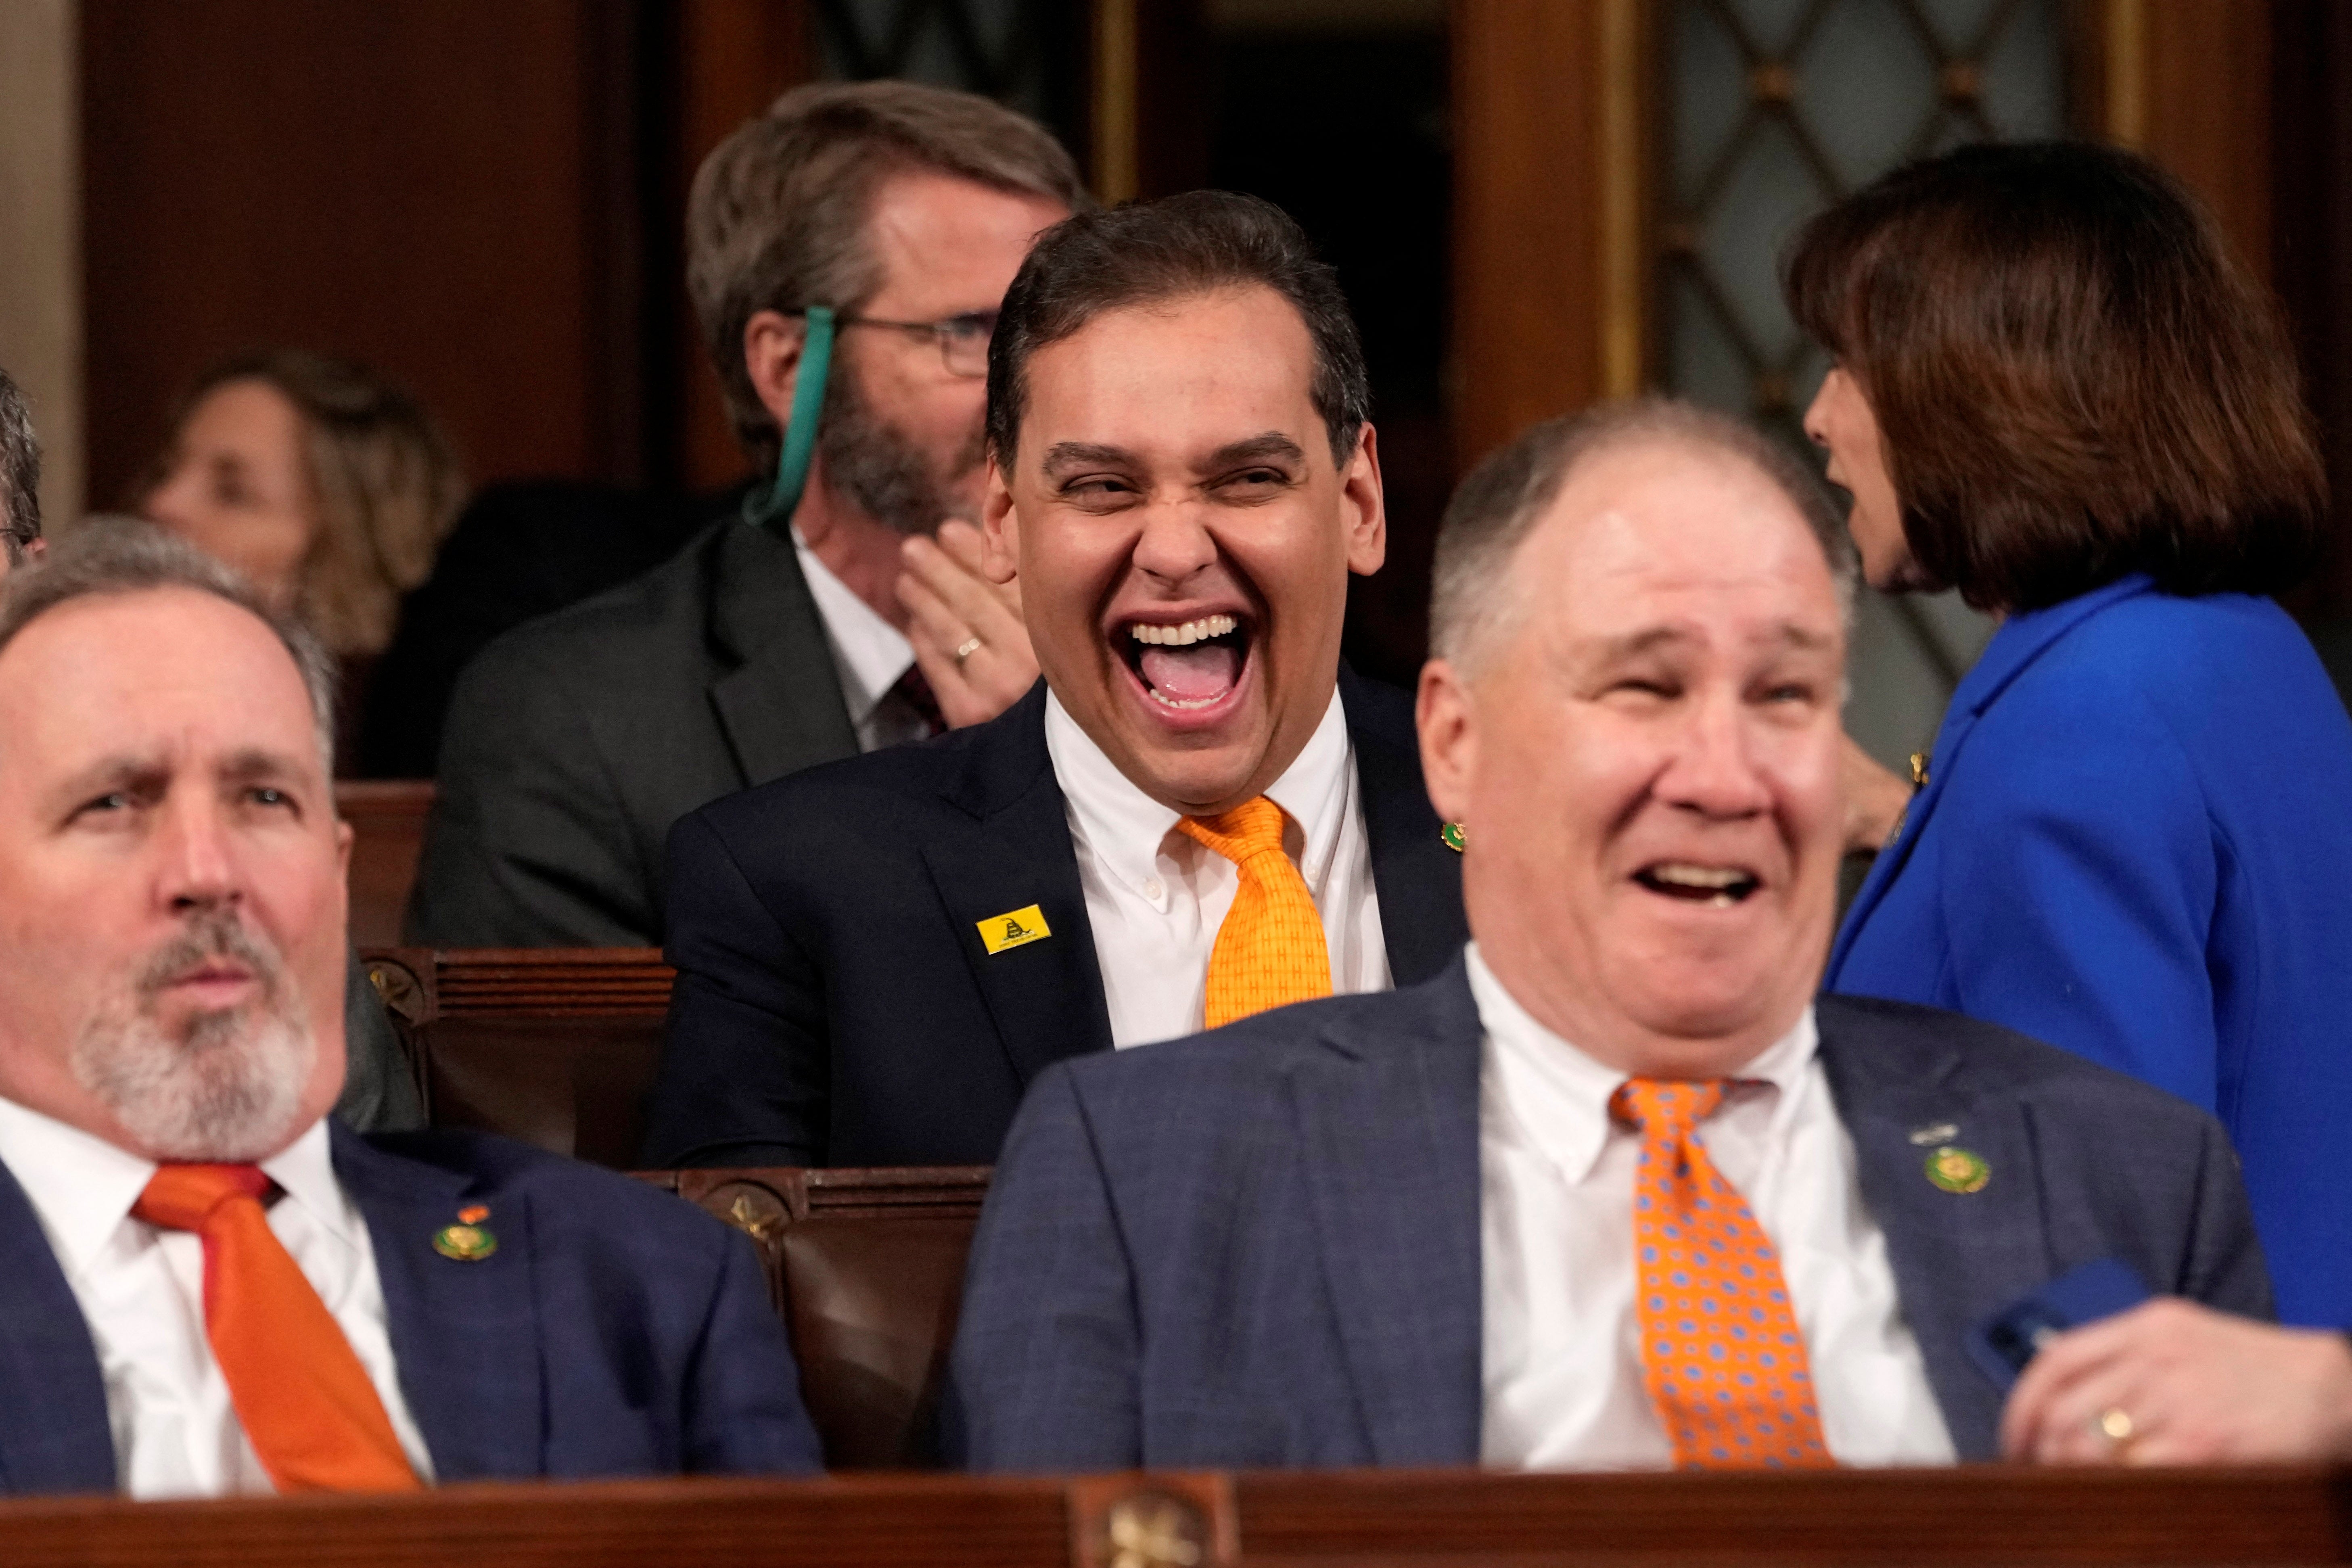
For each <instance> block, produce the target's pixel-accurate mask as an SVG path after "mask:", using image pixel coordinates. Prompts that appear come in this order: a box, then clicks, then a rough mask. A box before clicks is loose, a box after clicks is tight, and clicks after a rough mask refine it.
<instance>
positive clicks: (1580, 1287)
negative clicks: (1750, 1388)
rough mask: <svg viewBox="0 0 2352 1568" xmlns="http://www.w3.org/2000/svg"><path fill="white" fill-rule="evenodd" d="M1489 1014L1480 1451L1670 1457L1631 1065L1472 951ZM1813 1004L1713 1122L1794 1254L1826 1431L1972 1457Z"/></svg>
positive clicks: (1925, 1460) (1729, 1175) (1540, 1456)
mask: <svg viewBox="0 0 2352 1568" xmlns="http://www.w3.org/2000/svg"><path fill="white" fill-rule="evenodd" d="M1469 967H1470V989H1471V993H1472V994H1473V995H1474V996H1475V998H1476V999H1477V1004H1478V1018H1479V1022H1480V1023H1481V1024H1482V1025H1483V1026H1484V1027H1485V1030H1486V1043H1485V1047H1484V1052H1483V1055H1482V1058H1481V1061H1480V1071H1479V1119H1478V1122H1479V1131H1478V1164H1479V1173H1480V1178H1481V1196H1480V1212H1481V1229H1482V1232H1483V1236H1482V1243H1483V1246H1482V1252H1483V1256H1484V1263H1485V1276H1486V1279H1485V1285H1486V1305H1485V1317H1486V1322H1485V1363H1486V1373H1485V1376H1486V1385H1485V1392H1486V1403H1485V1412H1486V1415H1485V1423H1484V1431H1483V1436H1482V1438H1481V1442H1480V1454H1481V1458H1483V1460H1484V1461H1485V1462H1486V1464H1489V1465H1496V1466H1505V1467H1512V1468H1538V1469H1550V1468H1579V1469H1620V1468H1650V1467H1660V1468H1664V1467H1670V1466H1672V1465H1673V1463H1674V1445H1673V1443H1672V1442H1671V1441H1670V1440H1669V1439H1668V1437H1667V1436H1666V1431H1665V1428H1664V1426H1663V1425H1662V1424H1661V1423H1660V1422H1659V1420H1658V1415H1657V1410H1656V1408H1655V1406H1654V1405H1652V1404H1651V1403H1650V1395H1649V1391H1648V1389H1647V1388H1646V1387H1645V1386H1644V1384H1643V1379H1642V1352H1641V1342H1640V1338H1639V1333H1638V1328H1637V1325H1636V1323H1635V1321H1634V1313H1633V1281H1634V1273H1633V1180H1634V1163H1635V1161H1636V1159H1637V1158H1638V1156H1639V1154H1640V1152H1641V1140H1640V1137H1639V1135H1638V1134H1636V1133H1634V1132H1633V1131H1631V1130H1629V1129H1627V1128H1624V1127H1622V1126H1620V1125H1618V1124H1617V1123H1615V1122H1614V1121H1612V1120H1611V1119H1610V1116H1609V1099H1610V1096H1611V1095H1612V1094H1613V1093H1615V1091H1616V1089H1617V1086H1618V1085H1620V1084H1622V1083H1623V1082H1624V1081H1625V1075H1624V1074H1623V1073H1621V1072H1616V1071H1613V1070H1612V1069H1611V1068H1605V1067H1603V1066H1601V1064H1600V1063H1599V1062H1596V1061H1594V1060H1593V1059H1592V1058H1591V1057H1588V1056H1586V1055H1585V1054H1584V1053H1583V1052H1581V1051H1580V1050H1578V1049H1577V1048H1576V1047H1573V1046H1571V1045H1570V1044H1569V1043H1568V1042H1567V1041H1565V1040H1563V1039H1561V1038H1560V1037H1559V1036H1557V1035H1555V1034H1553V1033H1552V1032H1551V1031H1550V1030H1549V1029H1547V1028H1545V1027H1544V1026H1542V1025H1541V1024H1538V1023H1537V1022H1536V1020H1535V1019H1534V1018H1533V1017H1531V1016H1528V1012H1527V1010H1526V1009H1525V1008H1523V1007H1521V1006H1520V1005H1519V1004H1518V1003H1517V1001H1516V1000H1515V999H1513V997H1512V996H1511V994H1510V993H1509V992H1507V991H1506V990H1505V989H1504V988H1503V985H1502V983H1501V982H1500V981H1498V980H1497V979H1496V977H1495V973H1494V972H1493V971H1492V970H1490V969H1488V968H1487V967H1486V961H1485V960H1484V959H1483V958H1482V957H1481V956H1480V955H1479V952H1478V948H1477V944H1476V943H1475V942H1474V943H1472V944H1471V946H1470V950H1469ZM1819 1044H1820V1037H1819V1036H1818V1035H1817V1034H1816V1032H1815V1030H1814V1025H1813V1012H1812V1009H1811V1007H1808V1008H1806V1009H1805V1013H1804V1016H1802V1017H1801V1018H1800V1019H1799V1020H1798V1021H1797V1026H1796V1027H1795V1028H1793V1029H1791V1030H1790V1031H1789V1033H1788V1034H1787V1035H1785V1036H1783V1037H1781V1038H1780V1039H1779V1040H1778V1041H1776V1042H1774V1043H1773V1044H1772V1045H1771V1046H1769V1047H1766V1048H1765V1050H1764V1051H1763V1052H1762V1053H1761V1054H1760V1055H1759V1056H1758V1057H1757V1058H1755V1059H1754V1060H1753V1061H1751V1062H1749V1063H1748V1066H1747V1067H1746V1068H1743V1069H1742V1070H1741V1072H1740V1075H1739V1079H1740V1081H1739V1082H1738V1083H1737V1084H1735V1085H1733V1087H1732V1089H1731V1091H1730V1092H1729V1093H1728V1094H1727V1095H1726V1096H1725V1099H1724V1102H1723V1108H1722V1109H1721V1110H1717V1112H1716V1113H1715V1114H1714V1115H1713V1116H1711V1117H1709V1118H1708V1119H1707V1120H1706V1121H1704V1122H1702V1123H1701V1124H1700V1126H1699V1128H1698V1131H1697V1137H1698V1140H1699V1142H1701V1143H1703V1144H1704V1145H1705V1146H1706V1152H1707V1157H1708V1158H1709V1159H1710V1160H1712V1161H1714V1163H1715V1165H1716V1168H1717V1170H1719V1171H1721V1172H1722V1173H1723V1177H1724V1179H1725V1180H1726V1181H1727V1182H1729V1183H1730V1184H1732V1185H1733V1186H1734V1187H1736V1188H1737V1189H1738V1191H1739V1194H1740V1195H1741V1196H1742V1197H1744V1198H1746V1199H1747V1200H1748V1208H1749V1209H1750V1210H1751V1211H1752V1212H1753V1213H1754V1215H1756V1221H1757V1223H1758V1224H1759V1225H1760V1226H1762V1227H1763V1229H1764V1233H1765V1235H1766V1236H1768V1237H1770V1238H1771V1241H1772V1245H1773V1247H1774V1248H1775V1249H1776V1250H1777V1251H1778V1252H1779V1253H1780V1269H1781V1273H1782V1274H1783V1276H1784V1277H1785V1278H1786V1279H1787V1281H1788V1286H1789V1295H1790V1300H1791V1301H1792V1302H1793V1303H1794V1305H1795V1308H1796V1313H1797V1326H1798V1329H1799V1330H1800V1331H1801V1332H1802V1333H1803V1335H1804V1337H1805V1351H1806V1354H1807V1355H1808V1357H1810V1359H1811V1370H1812V1378H1813V1391H1814V1394H1815V1397H1816V1399H1817V1401H1818V1405H1819V1408H1820V1411H1821V1417H1822V1438H1823V1440H1824V1441H1825V1442H1827V1443H1828V1445H1829V1450H1830V1453H1831V1454H1832V1456H1833V1457H1834V1458H1836V1459H1837V1460H1838V1461H1839V1462H1840V1463H1842V1464H1848V1465H1936V1464H1945V1465H1948V1464H1950V1463H1952V1462H1953V1459H1954V1457H1955V1456H1954V1453H1953V1449H1952V1439H1951V1436H1950V1434H1949V1433H1948V1432H1947V1431H1946V1430H1945V1426H1944V1417H1943V1411H1942V1408H1941V1407H1940V1406H1939V1405H1937V1403H1936V1394H1935V1390H1934V1388H1933V1387H1932V1386H1931V1385H1930V1384H1928V1382H1927V1367H1926V1365H1925V1363H1923V1362H1922V1361H1921V1360H1920V1357H1919V1346H1918V1344H1917V1342H1916V1341H1914V1340H1913V1338H1912V1337H1911V1330H1910V1328H1909V1326H1908V1325H1906V1323H1905V1322H1904V1321H1903V1309H1902V1303H1901V1301H1900V1300H1898V1299H1897V1297H1896V1295H1895V1272H1894V1269H1893V1268H1891V1267H1890V1266H1889V1264H1888V1263H1887V1260H1886V1238H1885V1236H1884V1235H1883V1234H1882V1233H1881V1232H1880V1230H1879V1228H1878V1226H1877V1225H1876V1223H1875V1222H1874V1221H1873V1220H1872V1219H1871V1217H1870V1212H1869V1210H1868V1209H1866V1208H1864V1206H1863V1201H1862V1187H1861V1184H1860V1181H1859V1179H1858V1176H1857V1174H1856V1168H1855V1163H1854V1152H1853V1139H1852V1138H1851V1137H1850V1136H1849V1135H1848V1134H1847V1132H1846V1130H1845V1124H1844V1122H1843V1121H1841V1120H1840V1119H1839V1117H1838V1113H1837V1106H1836V1104H1835V1103H1834V1102H1833V1101H1832V1100H1831V1098H1830V1089H1829V1079H1828V1078H1827V1076H1826V1075H1825V1074H1824V1073H1823V1072H1822V1065H1821V1061H1820V1059H1819V1058H1818V1055H1817V1047H1818V1046H1819Z"/></svg>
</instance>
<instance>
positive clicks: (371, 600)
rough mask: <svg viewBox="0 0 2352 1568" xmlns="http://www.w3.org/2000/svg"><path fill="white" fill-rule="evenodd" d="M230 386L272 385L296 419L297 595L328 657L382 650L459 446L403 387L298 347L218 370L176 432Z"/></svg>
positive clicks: (439, 533) (205, 380) (414, 579)
mask: <svg viewBox="0 0 2352 1568" xmlns="http://www.w3.org/2000/svg"><path fill="white" fill-rule="evenodd" d="M237 381H257V382H260V383H262V384H265V385H268V386H271V387H274V388H276V389H277V390H278V392H279V393H280V394H282V395H284V396H285V398H286V400H287V401H288V402H289V403H291V404H292V405H294V409H295V412H296V413H298V414H299V415H300V416H301V424H302V468H303V473H304V477H305V478H306V479H308V480H309V482H310V497H311V503H312V505H313V507H314V508H315V510H316V512H317V516H316V519H315V521H316V528H315V531H313V532H312V534H311V536H310V551H309V552H308V553H307V554H306V555H305V556H304V557H303V560H302V567H301V576H300V584H299V591H298V595H297V603H298V606H299V609H300V611H301V613H302V616H303V618H304V619H305V620H306V621H308V622H309V624H310V626H313V627H315V628H316V629H317V631H318V634H319V637H320V640H321V641H322V642H324V643H325V644H326V646H327V647H328V648H329V650H330V651H331V652H333V653H335V654H337V655H340V656H343V657H349V656H352V655H355V654H357V655H366V654H377V653H382V652H383V649H384V647H385V645H386V644H388V643H390V642H391V641H392V634H393V627H394V622H395V621H396V620H397V619H398V618H399V615H400V599H401V595H404V594H405V593H407V592H408V591H409V590H410V589H411V588H414V587H415V586H417V584H421V583H423V582H424V581H425V578H426V577H427V576H429V575H430V574H432V571H433V558H434V556H435V554H436V552H438V551H439V550H440V548H441V542H442V541H443V540H444V539H446V538H447V537H448V535H449V530H450V529H451V527H453V526H454V525H455V524H456V522H457V509H458V508H459V506H460V505H462V504H463V503H464V500H465V480H464V478H463V475H462V473H461V472H460V470H459V468H458V464H457V452H456V449H455V448H454V447H452V446H451V445H450V442H449V437H447V435H446V434H445V433H444V432H443V430H442V428H441V426H440V425H439V423H438V422H437V421H436V420H435V419H434V417H433V416H432V415H431V414H429V413H428V412H426V410H425V405H423V404H421V403H419V402H418V401H417V400H416V399H415V397H414V396H413V395H410V394H409V393H408V392H407V390H406V389H404V388H403V387H401V386H398V385H396V384H394V383H392V382H390V381H388V380H386V379H385V378H383V376H381V375H378V374H376V373H375V372H373V371H372V370H369V369H367V368H366V367H365V366H363V365H358V364H354V363H352V362H350V361H348V360H341V359H335V358H332V357H330V356H329V355H326V354H320V353H310V352H309V351H308V350H304V349H271V350H267V351H264V352H260V353H246V354H239V355H237V356H236V358H234V359H230V360H226V361H224V362H222V363H219V364H217V365H215V366H214V367H213V368H212V369H211V370H209V371H207V372H206V373H205V374H204V375H203V376H202V377H201V378H199V379H198V381H197V382H196V384H195V385H194V387H193V388H191V389H190V390H189V393H188V395H187V396H186V397H185V398H184V400H183V401H182V403H181V405H180V408H179V412H178V414H177V416H175V417H174V418H173V422H172V427H173V430H174V431H176V430H178V429H179V428H180V427H181V426H183V425H184V424H186V422H187V418H188V416H189V414H191V413H192V412H194V409H195V406H196V405H197V404H199V403H201V402H203V401H204V400H205V397H207V396H209V395H211V394H212V393H214V392H215V391H216V390H218V389H219V388H221V387H223V386H226V385H227V384H229V383H231V382H237Z"/></svg>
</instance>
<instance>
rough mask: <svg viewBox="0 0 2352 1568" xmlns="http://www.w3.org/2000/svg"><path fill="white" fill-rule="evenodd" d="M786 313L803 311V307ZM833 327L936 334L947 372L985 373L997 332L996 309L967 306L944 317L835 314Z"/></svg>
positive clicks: (800, 312)
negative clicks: (898, 318)
mask: <svg viewBox="0 0 2352 1568" xmlns="http://www.w3.org/2000/svg"><path fill="white" fill-rule="evenodd" d="M789 314H792V315H795V316H801V315H805V314H807V312H806V311H805V310H793V311H791V312H789ZM833 324H834V325H835V326H836V327H887V328H888V329H889V330H890V331H895V332H905V333H908V335H910V336H926V337H930V338H935V339H937V340H938V341H939V345H940V363H941V364H943V365H945V366H946V367H947V372H948V374H950V375H965V376H971V375H986V374H988V343H989V340H990V339H992V338H993V337H994V336H995V335H996V312H995V311H993V310H966V311H965V312H964V313H963V314H962V315H961V316H950V317H949V318H948V319H947V320H946V321H884V320H882V318H880V317H879V316H838V315H837V316H835V317H834V319H833Z"/></svg>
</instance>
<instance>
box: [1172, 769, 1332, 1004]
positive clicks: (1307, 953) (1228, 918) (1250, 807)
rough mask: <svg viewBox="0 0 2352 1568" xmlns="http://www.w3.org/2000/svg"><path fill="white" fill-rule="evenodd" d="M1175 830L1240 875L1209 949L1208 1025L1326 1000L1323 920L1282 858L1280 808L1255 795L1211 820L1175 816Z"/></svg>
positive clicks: (1304, 883) (1326, 955)
mask: <svg viewBox="0 0 2352 1568" xmlns="http://www.w3.org/2000/svg"><path fill="white" fill-rule="evenodd" d="M1176 826H1177V830H1178V831H1179V832H1181V833H1182V834H1183V835H1184V837H1187V838H1191V839H1194V840H1197V841H1198V842H1200V843H1202V844H1204V845H1206V846H1207V847H1210V848H1211V849H1213V850H1215V851H1216V852H1217V853H1218V854H1220V855H1222V856H1223V857H1224V858H1226V859H1228V860H1230V861H1232V862H1233V863H1234V870H1235V871H1237V872H1238V873H1240V877H1241V883H1240V886H1238V887H1236V888H1235V889H1234V902H1233V907H1232V908H1231V909H1229V910H1226V911H1225V920H1224V923H1223V925H1220V926H1219V927H1218V928H1217V942H1216V945H1215V946H1214V947H1213V948H1211V949H1210V950H1209V990H1208V1006H1207V1009H1206V1011H1205V1014H1204V1019H1205V1022H1206V1023H1207V1025H1208V1026H1209V1027H1210V1028H1212V1029H1213V1028H1216V1027H1218V1026H1221V1025H1224V1024H1230V1023H1232V1022H1233V1021H1234V1019H1236V1018H1246V1017H1248V1016H1250V1015H1251V1014H1253V1013H1263V1012H1265V1010H1266V1009H1267V1008H1269V1007H1280V1006H1283V1005H1286V1004H1288V1003H1292V1002H1306V1001H1310V1000H1312V999H1313V998H1315V997H1318V996H1328V995H1329V994H1331V954H1330V950H1329V949H1328V947H1327V946H1325V944H1324V942H1323V917H1322V916H1321V915H1319V914H1318V913H1316V912H1315V896H1314V895H1313V894H1312V893H1309V892H1308V891H1307V879H1306V878H1304V877H1302V876H1300V875H1299V874H1298V868H1297V867H1296V866H1294V865H1292V864H1291V863H1290V857H1289V856H1287V855H1286V854H1284V853H1283V852H1282V807H1280V806H1278V805H1275V804H1274V802H1272V801H1270V800H1268V799H1266V798H1265V796H1264V795H1259V796H1257V797H1256V798H1255V799H1254V800H1245V801H1244V802H1242V803H1241V805H1237V806H1235V807H1234V808H1233V810H1231V811H1228V812H1225V813H1223V814H1222V815H1220V816H1187V817H1184V818H1181V820H1179V821H1178V822H1177V824H1176Z"/></svg>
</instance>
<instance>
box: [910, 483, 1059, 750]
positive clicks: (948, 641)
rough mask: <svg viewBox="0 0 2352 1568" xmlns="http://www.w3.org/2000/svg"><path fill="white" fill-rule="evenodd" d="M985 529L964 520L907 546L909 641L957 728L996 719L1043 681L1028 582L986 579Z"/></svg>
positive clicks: (942, 709) (942, 711)
mask: <svg viewBox="0 0 2352 1568" xmlns="http://www.w3.org/2000/svg"><path fill="white" fill-rule="evenodd" d="M984 552H985V546H984V544H983V543H982V540H981V535H980V530H978V529H977V528H974V527H973V526H972V525H971V524H970V523H968V522H965V521H961V519H957V518H950V519H949V520H948V521H945V522H943V523H941V524H940V531H939V535H938V537H937V538H936V539H925V538H922V537H920V536H917V537H914V538H911V539H908V541H907V542H905V543H904V544H902V545H901V546H899V557H898V558H899V572H898V602H899V603H900V604H901V605H905V606H906V607H907V616H908V620H907V639H908V641H909V642H911V643H913V644H914V645H915V662H916V664H917V665H918V666H919V667H920V668H921V669H922V672H923V678H924V679H927V680H929V682H930V683H931V691H932V694H933V695H934V696H935V697H937V698H938V699H939V704H940V714H941V715H942V716H943V717H945V718H946V720H947V721H948V723H949V724H950V726H952V727H954V728H957V729H961V728H962V727H963V726H964V725H966V724H978V723H981V722H982V721H986V720H990V719H993V718H995V717H996V716H997V715H998V714H999V713H1002V712H1003V711H1004V710H1006V709H1007V708H1010V707H1012V706H1013V704H1014V703H1015V702H1018V701H1019V700H1021V697H1022V694H1023V693H1024V692H1025V691H1027V690H1028V689H1029V688H1030V687H1031V686H1033V685H1034V684H1035V683H1036V680H1037V658H1036V656H1035V655H1034V654H1033V653H1031V652H1030V651H1029V629H1028V627H1027V626H1024V625H1023V623H1022V620H1021V584H1020V583H1019V582H1018V581H1017V580H1016V581H1014V582H1011V583H1007V584H1003V586H1001V587H1000V586H998V585H997V584H993V583H992V582H990V581H989V580H988V579H987V578H986V577H985V576H983V575H982V573H981V562H982V558H983V555H984Z"/></svg>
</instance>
